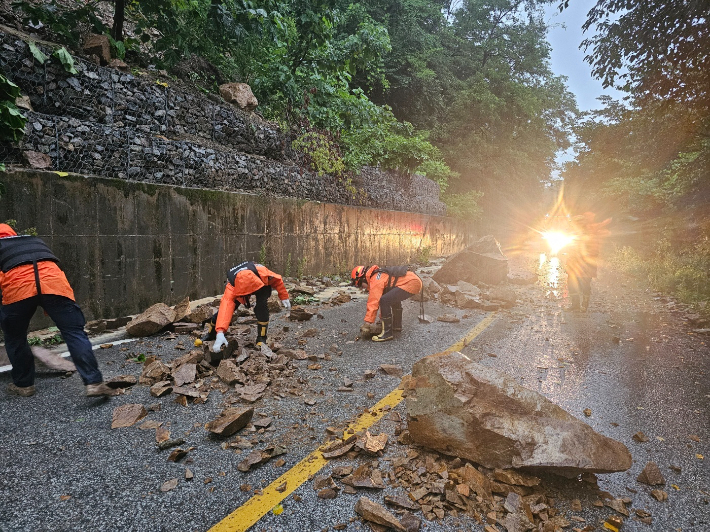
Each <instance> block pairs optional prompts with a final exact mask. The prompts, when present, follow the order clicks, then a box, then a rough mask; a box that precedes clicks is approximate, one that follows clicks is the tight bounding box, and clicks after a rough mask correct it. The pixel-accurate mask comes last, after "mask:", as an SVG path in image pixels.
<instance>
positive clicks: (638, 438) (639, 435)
mask: <svg viewBox="0 0 710 532" xmlns="http://www.w3.org/2000/svg"><path fill="white" fill-rule="evenodd" d="M631 439H632V440H634V441H635V442H639V443H644V442H647V441H648V437H647V436H646V435H645V434H644V433H643V432H641V431H638V432H637V433H636V434H634V435H633V436H631Z"/></svg>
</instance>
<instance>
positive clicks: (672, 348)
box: [0, 258, 710, 532]
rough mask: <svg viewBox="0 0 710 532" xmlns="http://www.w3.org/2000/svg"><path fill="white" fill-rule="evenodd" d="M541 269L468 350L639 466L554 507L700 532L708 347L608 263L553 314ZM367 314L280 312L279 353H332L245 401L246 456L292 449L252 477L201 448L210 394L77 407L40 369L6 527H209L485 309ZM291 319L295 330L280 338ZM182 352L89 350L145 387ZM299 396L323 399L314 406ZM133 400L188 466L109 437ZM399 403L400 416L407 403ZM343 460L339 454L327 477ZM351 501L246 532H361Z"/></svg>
mask: <svg viewBox="0 0 710 532" xmlns="http://www.w3.org/2000/svg"><path fill="white" fill-rule="evenodd" d="M517 260H518V264H519V266H523V267H527V268H529V269H533V270H535V269H536V268H537V266H538V264H537V262H536V260H533V259H532V258H531V259H527V260H522V259H517ZM548 266H549V263H546V264H545V269H543V270H541V283H539V284H537V285H532V286H527V287H516V290H517V291H518V293H519V304H518V305H516V307H514V308H513V309H511V310H507V311H501V312H499V313H498V316H497V318H496V320H495V321H494V322H493V323H492V325H491V326H489V327H488V328H487V329H486V330H485V331H483V333H481V334H480V335H479V336H478V337H477V338H476V339H475V340H474V341H473V342H472V343H471V344H470V345H468V346H467V347H466V348H465V349H464V350H463V351H464V353H465V354H467V355H468V356H469V357H471V358H472V359H474V360H476V361H479V362H481V363H483V364H486V365H491V366H494V367H496V368H498V369H501V370H503V371H506V372H508V373H509V374H511V375H512V376H514V377H515V378H517V379H518V380H519V382H521V383H522V384H524V385H525V386H527V387H529V388H532V389H535V390H537V391H539V392H541V393H543V394H544V395H545V396H546V397H548V398H549V399H551V400H552V401H554V402H555V403H557V404H559V405H560V406H562V407H563V408H565V409H566V410H567V411H569V412H570V413H571V414H573V415H574V416H576V417H578V418H579V419H582V420H584V421H585V422H587V423H589V424H590V425H591V426H592V427H593V428H594V429H595V430H597V431H598V432H600V433H602V434H604V435H606V436H610V437H613V438H615V439H617V440H619V441H622V442H623V443H624V444H626V445H627V447H628V448H629V450H630V451H631V453H632V456H633V458H634V463H633V466H632V468H631V470H629V471H627V472H623V473H615V474H609V475H599V476H598V478H599V481H598V484H599V487H598V488H595V487H593V486H589V485H588V484H582V483H579V482H576V481H567V482H562V481H559V482H556V481H553V480H551V481H550V488H549V489H550V494H551V495H553V496H555V497H556V499H557V506H558V507H559V508H560V509H561V510H562V511H563V513H564V514H565V515H575V516H579V517H581V518H583V519H585V520H586V523H583V524H579V523H573V525H572V526H579V527H580V528H582V527H583V526H584V525H585V524H591V525H596V527H597V529H601V528H600V526H599V525H600V523H601V521H603V519H604V518H605V517H606V516H607V515H610V514H612V513H614V512H613V511H612V510H610V509H609V508H601V509H600V508H597V507H595V506H594V505H593V502H594V501H597V500H598V499H599V498H600V491H599V490H602V491H606V492H608V493H609V494H611V495H612V496H614V497H619V498H621V497H629V498H630V499H631V500H632V503H631V504H630V505H629V506H630V507H631V508H634V509H645V510H646V511H648V512H650V513H651V515H652V516H653V524H652V525H645V524H642V523H640V522H637V521H634V520H632V519H631V518H628V519H626V520H625V523H624V526H623V530H639V531H642V530H654V531H655V530H659V531H660V530H664V531H665V530H669V531H670V530H681V531H683V532H684V531H707V530H710V474H709V473H708V469H709V468H708V465H707V464H708V460H710V449H708V441H710V416H709V412H710V408H709V406H710V384H708V372H709V371H710V356H709V354H710V347H708V345H707V344H708V343H710V337H708V336H705V337H703V336H699V335H693V334H690V329H689V328H688V327H687V325H686V324H685V323H684V322H683V320H682V315H679V314H675V313H673V312H671V311H669V310H668V307H667V305H665V304H664V302H663V301H657V300H654V299H653V297H652V295H651V294H647V293H644V292H643V290H640V289H639V288H637V287H635V286H633V285H632V284H631V283H630V282H628V281H625V280H624V279H622V278H620V277H618V276H614V275H612V274H611V273H608V272H607V273H605V271H604V270H602V273H601V277H600V279H599V281H596V282H595V295H594V298H593V301H592V307H591V308H590V311H589V312H588V313H585V314H582V313H566V312H563V311H562V309H561V305H562V303H563V302H562V300H561V299H560V298H561V297H562V296H563V295H564V286H563V283H562V280H561V279H559V278H557V277H556V275H558V274H559V272H558V271H557V270H556V269H555V268H554V267H553V268H551V269H550V268H548ZM364 306H365V303H364V300H362V299H360V300H356V301H351V302H349V303H346V304H344V305H341V306H338V307H333V308H322V309H321V310H320V313H321V316H322V318H318V317H314V318H313V319H312V320H311V321H309V322H306V323H304V324H295V323H293V322H288V321H287V320H286V319H285V315H284V313H281V314H278V315H274V316H272V324H271V328H270V336H271V338H272V339H277V340H278V341H279V342H281V343H282V344H283V345H284V346H285V347H298V345H297V341H298V339H299V337H300V334H301V333H302V332H303V331H305V330H306V329H309V328H317V329H318V335H317V336H316V337H313V338H308V339H305V338H304V339H303V340H305V345H304V346H302V347H303V348H304V349H305V350H306V351H307V353H309V354H325V353H330V355H329V356H328V357H326V358H325V359H322V360H319V361H318V362H319V363H320V364H321V365H322V368H321V369H319V370H315V371H314V370H309V369H308V368H307V366H308V364H312V362H311V361H308V360H304V361H295V362H294V364H295V366H296V367H297V368H298V369H297V375H298V376H300V377H301V378H302V384H301V385H300V386H301V391H302V392H303V395H302V396H293V395H290V394H287V396H286V397H284V398H280V397H277V396H272V395H271V394H267V395H266V396H265V397H264V398H263V399H260V400H259V401H257V402H256V403H255V404H254V407H255V412H256V414H255V419H256V418H257V417H258V416H259V414H264V415H267V416H269V417H272V418H273V423H272V425H271V427H269V429H267V430H266V431H264V432H263V434H258V433H255V432H249V431H248V430H247V429H245V430H244V431H242V433H240V434H241V435H242V436H244V438H245V439H247V440H249V441H250V442H252V443H253V445H254V448H256V449H261V448H264V447H266V446H268V445H273V444H279V445H283V446H285V447H286V448H287V451H288V452H287V454H285V455H283V456H282V457H281V458H283V459H284V460H285V464H284V465H283V466H282V467H278V466H277V465H276V464H275V460H272V461H271V462H269V463H266V464H264V465H262V466H259V467H257V468H256V469H254V470H253V471H250V472H247V473H242V472H240V471H238V470H237V467H236V466H237V464H238V463H239V462H240V461H241V460H242V459H243V458H244V457H245V455H246V454H247V453H248V451H244V452H241V453H237V452H236V451H235V450H225V449H222V446H221V444H222V442H221V441H219V440H216V439H213V438H210V437H209V436H208V433H207V432H206V431H205V430H204V428H203V425H204V423H206V422H208V421H210V420H211V419H213V418H214V417H215V416H216V415H217V414H218V413H219V412H220V411H221V410H222V408H223V407H224V405H223V400H222V399H223V396H222V394H221V393H220V392H217V391H213V392H211V394H210V396H209V398H208V400H207V402H206V403H205V404H201V405H196V404H191V405H189V406H188V407H183V406H180V405H178V404H176V403H175V402H174V401H173V396H169V397H166V398H160V399H156V398H154V397H151V396H150V394H149V392H148V388H147V387H146V386H139V385H137V386H135V387H133V389H131V390H130V391H129V392H128V393H126V394H125V395H121V396H119V397H115V398H112V399H108V400H103V399H89V398H86V397H84V396H83V386H82V384H81V381H80V379H79V377H78V376H77V375H74V376H71V377H69V378H62V377H61V376H58V375H57V374H50V373H42V374H40V375H39V378H38V380H37V383H36V384H37V390H38V392H37V395H35V396H34V397H31V398H19V397H13V396H9V395H7V394H5V393H0V412H1V415H2V423H1V424H0V461H1V463H2V464H3V474H2V475H1V476H0V530H2V531H3V532H9V531H44V530H47V531H50V530H51V531H61V530H72V531H73V530H92V531H93V530H97V531H98V530H101V531H108V530H112V531H113V530H117V531H119V530H120V531H124V530H125V531H141V532H142V531H176V532H178V531H204V530H207V529H209V528H210V527H211V526H213V525H215V524H217V523H219V522H220V520H222V519H223V518H224V517H226V516H227V515H228V514H229V513H230V512H232V511H233V510H234V509H236V508H237V507H239V506H241V505H242V504H243V503H244V502H246V501H247V500H248V499H249V498H250V497H251V496H252V495H253V493H254V491H253V490H254V489H258V488H261V487H264V486H266V485H268V484H269V483H270V482H272V481H273V480H274V479H276V478H277V477H278V476H280V475H281V474H282V473H284V472H285V471H286V470H288V469H289V468H290V467H291V466H293V465H294V464H296V463H297V462H298V461H299V460H301V459H302V458H303V457H305V456H307V455H308V454H309V453H310V452H311V451H313V450H314V449H315V448H316V447H317V446H318V445H319V444H320V443H322V442H323V441H324V440H325V436H326V430H325V429H326V428H327V427H329V426H339V427H342V426H344V425H345V424H346V423H347V421H349V420H351V419H353V418H354V417H355V416H356V415H358V414H359V413H361V412H362V411H363V409H365V408H367V407H370V406H372V405H374V404H375V403H376V402H377V401H378V400H379V399H380V398H382V397H383V396H385V395H387V394H388V393H389V392H390V391H391V390H393V389H394V388H396V386H397V385H398V383H399V379H398V378H396V377H392V376H388V375H385V374H384V373H382V372H378V373H377V375H376V376H375V378H373V379H364V378H363V373H364V372H365V371H366V370H368V369H371V370H376V369H377V368H378V367H379V365H380V364H398V365H401V366H402V368H403V370H404V372H405V373H407V372H409V370H410V369H411V366H412V364H413V363H414V362H416V361H417V360H418V359H419V358H421V357H423V356H426V355H428V354H432V353H436V352H438V351H441V350H443V349H446V348H447V347H449V346H450V345H452V344H453V343H455V342H456V341H457V340H458V339H460V338H461V337H463V336H464V335H465V334H466V333H467V331H469V330H470V329H471V328H473V327H474V326H475V325H476V324H477V323H478V322H479V321H480V320H482V319H483V318H484V317H486V316H487V313H485V312H482V311H477V310H467V311H463V310H460V309H454V308H451V307H445V306H442V305H440V304H438V303H435V302H427V303H426V313H427V314H429V315H432V316H435V317H436V316H439V315H441V314H444V313H449V314H451V313H453V314H456V315H457V316H459V317H461V318H462V319H461V322H460V323H443V322H434V323H432V324H430V325H422V324H419V323H418V322H417V318H416V316H417V312H418V307H419V304H418V303H415V302H412V301H407V302H405V311H404V328H405V330H404V332H403V333H402V334H401V336H400V338H399V339H398V340H397V341H395V342H388V343H384V344H375V343H373V342H363V341H354V340H355V337H356V333H357V331H358V328H359V325H360V323H361V320H362V316H363V314H364ZM284 325H286V326H288V327H289V331H288V332H286V333H284V332H282V328H283V326H284ZM191 341H192V338H190V337H188V336H177V337H176V338H175V339H168V338H167V336H166V335H162V336H157V337H153V338H148V339H142V340H138V341H136V342H131V343H127V344H122V345H116V346H114V347H111V348H108V349H99V350H97V351H96V353H97V356H98V358H99V362H100V365H101V368H102V370H103V372H104V376H105V378H107V379H108V378H111V377H113V376H116V375H122V374H133V375H136V376H138V375H140V372H141V366H140V365H139V364H137V363H136V362H132V361H129V360H127V359H128V358H129V357H133V356H135V355H137V354H139V353H144V354H147V355H151V354H153V355H157V356H159V357H160V358H161V359H162V360H164V361H170V360H172V359H174V358H177V357H179V356H181V355H183V354H185V352H186V351H182V350H177V349H176V348H175V346H176V345H177V344H178V343H179V342H182V343H183V344H185V345H187V346H189V345H190V344H191ZM333 346H337V347H333ZM331 348H332V349H331ZM328 358H329V359H330V360H327V359H328ZM345 377H348V378H350V379H352V380H353V381H354V386H353V391H352V392H338V391H337V388H338V387H339V386H341V385H342V382H343V378H345ZM9 382H10V378H9V374H8V373H3V374H0V386H2V388H3V389H4V388H5V386H6V385H7V383H9ZM368 392H369V393H371V394H372V396H371V398H368V396H367V394H368ZM304 400H308V402H311V401H312V400H315V404H313V405H309V404H306V403H305V402H304ZM127 403H141V404H143V405H145V406H146V407H148V406H150V405H156V404H160V410H157V411H150V412H149V414H148V416H147V418H146V419H148V420H156V421H160V422H163V423H164V424H165V426H168V428H169V430H170V431H171V434H172V437H174V438H175V437H182V438H184V439H185V440H186V442H185V444H183V445H181V447H182V448H183V449H187V448H190V451H189V453H188V455H187V458H186V459H185V460H183V461H182V462H179V463H173V462H168V461H167V456H168V454H169V452H170V451H158V450H157V449H156V447H155V434H154V431H153V430H141V429H139V428H138V426H137V425H139V424H140V423H138V424H137V425H136V426H132V427H128V428H121V429H114V430H112V429H111V428H110V426H111V415H112V412H113V409H114V408H115V407H116V406H119V405H122V404H127ZM586 408H589V409H591V416H589V417H587V416H585V415H584V413H583V410H584V409H586ZM396 410H397V411H398V412H400V413H401V414H402V416H403V417H404V414H405V413H404V407H403V404H401V405H400V406H398V407H397V408H396ZM394 428H395V423H393V422H392V421H387V420H386V419H383V420H382V421H380V422H379V423H378V424H377V425H375V427H373V432H375V433H378V432H381V431H386V432H389V433H390V434H391V435H393V434H394ZM639 431H642V432H644V433H645V434H646V435H647V436H648V438H649V441H648V442H645V443H637V442H635V441H634V440H633V439H632V436H633V434H635V433H636V432H639ZM691 436H693V437H692V438H691ZM695 439H698V440H699V442H697V441H695ZM390 442H391V443H390V444H389V445H388V448H387V450H386V452H385V454H384V456H383V457H382V458H381V459H380V464H381V467H382V469H383V470H385V471H386V470H388V469H389V464H388V461H389V460H390V459H392V458H393V457H396V456H401V455H403V454H404V453H406V451H407V447H405V446H402V445H399V444H396V443H392V442H395V438H394V436H392V438H391V440H390ZM700 457H703V458H702V459H701V458H700ZM359 460H360V459H359V458H358V459H356V460H355V462H358V461H359ZM648 461H655V462H656V463H657V464H658V466H659V468H660V470H661V472H662V473H663V475H664V476H665V478H666V485H665V486H663V487H662V489H664V490H665V491H667V492H668V496H669V498H668V501H666V502H658V501H656V500H655V499H653V498H652V497H651V496H650V491H651V488H650V487H649V486H646V485H643V484H640V483H638V482H637V481H636V477H637V476H638V474H639V473H640V471H641V470H642V469H643V467H644V466H645V464H646V463H647V462H648ZM350 463H352V462H351V461H349V460H346V459H342V460H337V461H333V462H331V463H329V464H328V465H327V466H326V467H325V468H324V469H323V470H322V471H321V472H320V473H319V474H323V473H327V472H328V471H329V470H330V469H332V467H335V466H340V465H346V464H350ZM671 465H673V466H674V467H676V468H680V470H679V472H676V471H674V470H672V469H670V466H671ZM186 468H189V469H190V470H191V471H192V472H193V473H194V479H193V480H191V481H187V480H185V479H184V476H185V470H186ZM173 478H176V479H179V481H178V486H177V487H176V488H175V489H173V490H171V491H168V492H161V490H160V487H161V485H162V484H163V483H164V482H166V481H168V480H170V479H173ZM243 490H246V491H243ZM393 493H403V490H402V489H401V488H396V489H395V488H387V489H386V490H384V493H382V492H372V491H368V492H366V493H363V494H364V495H365V496H368V497H371V498H372V499H373V500H378V501H380V502H381V500H382V496H383V495H385V494H393ZM294 495H297V496H298V497H300V499H301V500H300V501H297V500H296V499H297V498H298V497H296V498H294ZM359 497H360V494H358V495H347V494H344V493H340V494H339V495H338V497H337V498H336V499H334V500H321V499H318V498H317V497H316V492H315V491H314V489H313V485H312V483H311V482H306V483H304V484H303V485H302V486H301V487H300V488H298V489H297V490H296V491H295V492H294V494H293V495H291V496H289V497H287V498H286V499H285V500H284V502H283V505H282V506H283V513H280V514H279V515H274V514H273V513H267V514H266V515H265V516H264V517H263V518H262V519H261V520H260V521H259V522H258V523H257V524H256V525H255V526H254V527H253V528H252V530H273V531H282V530H283V531H311V530H313V531H315V530H333V527H334V526H335V525H338V524H344V525H346V528H345V529H346V530H367V529H368V528H369V527H368V526H367V525H365V524H364V523H363V522H362V521H360V520H359V519H354V518H355V517H356V515H355V513H354V511H353V506H354V504H355V502H356V501H357V499H358V498H359ZM572 498H578V499H580V500H581V502H582V511H581V512H580V511H577V512H572V511H571V510H570V509H569V500H571V499H572ZM632 516H633V510H632ZM419 517H421V514H419ZM422 529H423V530H430V531H453V530H476V531H482V530H483V526H482V525H480V524H477V523H475V522H474V521H473V520H471V519H468V518H465V517H458V518H453V517H446V518H445V519H444V520H443V521H426V520H424V521H423V523H422ZM501 530H502V528H501Z"/></svg>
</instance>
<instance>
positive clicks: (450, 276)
mask: <svg viewBox="0 0 710 532" xmlns="http://www.w3.org/2000/svg"><path fill="white" fill-rule="evenodd" d="M432 278H433V279H434V281H436V282H437V283H439V284H440V285H446V284H449V285H455V284H457V283H458V282H459V281H466V282H468V283H471V284H477V283H486V284H498V283H502V282H504V281H506V280H507V278H508V259H507V258H506V256H505V255H503V252H502V251H501V250H500V244H499V243H498V242H497V241H496V239H495V238H493V237H492V236H490V235H488V236H484V237H483V238H481V239H480V240H479V241H478V242H476V243H474V244H472V245H470V246H469V247H467V248H465V249H462V250H461V251H459V252H458V253H454V254H453V255H451V257H449V258H448V259H447V260H446V262H445V263H444V264H442V266H441V268H440V269H439V271H437V272H436V273H435V274H434V275H433V277H432Z"/></svg>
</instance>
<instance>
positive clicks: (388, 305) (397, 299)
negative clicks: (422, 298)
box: [380, 286, 414, 319]
mask: <svg viewBox="0 0 710 532" xmlns="http://www.w3.org/2000/svg"><path fill="white" fill-rule="evenodd" d="M413 295H414V294H412V293H411V292H407V291H406V290H402V289H401V288H399V287H398V286H395V287H394V288H392V289H390V290H389V291H388V292H387V293H386V294H384V295H383V296H382V297H381V298H380V316H381V317H382V319H385V318H391V317H392V307H394V308H402V301H404V300H405V299H409V298H410V297H412V296H413Z"/></svg>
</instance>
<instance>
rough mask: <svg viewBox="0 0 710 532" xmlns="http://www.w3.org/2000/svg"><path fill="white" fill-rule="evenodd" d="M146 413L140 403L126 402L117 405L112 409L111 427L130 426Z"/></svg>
mask: <svg viewBox="0 0 710 532" xmlns="http://www.w3.org/2000/svg"><path fill="white" fill-rule="evenodd" d="M147 415H148V412H147V411H146V409H145V407H144V406H143V405H140V404H127V405H121V406H117V407H116V408H114V410H113V417H112V419H111V428H112V429H118V428H122V427H130V426H131V425H133V424H134V423H137V422H138V421H140V420H141V419H143V418H144V417H145V416H147Z"/></svg>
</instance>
